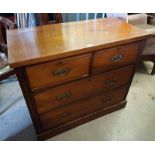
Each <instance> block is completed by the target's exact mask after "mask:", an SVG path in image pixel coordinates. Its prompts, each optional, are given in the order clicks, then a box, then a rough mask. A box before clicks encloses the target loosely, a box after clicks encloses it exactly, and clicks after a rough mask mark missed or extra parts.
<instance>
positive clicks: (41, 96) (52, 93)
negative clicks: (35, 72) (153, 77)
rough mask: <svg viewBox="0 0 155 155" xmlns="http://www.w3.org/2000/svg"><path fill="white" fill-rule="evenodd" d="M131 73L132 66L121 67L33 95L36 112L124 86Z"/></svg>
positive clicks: (42, 111) (45, 110) (43, 111)
mask: <svg viewBox="0 0 155 155" xmlns="http://www.w3.org/2000/svg"><path fill="white" fill-rule="evenodd" d="M132 71H133V66H128V67H123V68H120V69H117V70H114V71H110V72H107V73H104V74H100V75H96V76H93V77H91V78H85V79H83V80H79V81H75V82H71V83H68V84H64V85H61V86H58V87H55V88H52V89H48V90H45V91H43V92H41V93H38V94H35V95H34V99H35V102H36V107H37V110H38V112H39V113H40V114H42V113H45V112H47V111H49V110H51V109H54V108H57V107H61V106H64V105H67V104H70V103H72V102H74V101H77V100H81V99H84V98H87V97H91V96H92V95H97V94H100V93H103V92H105V91H107V90H111V89H113V88H116V87H120V86H122V85H125V84H127V83H128V82H129V80H130V77H131V74H132Z"/></svg>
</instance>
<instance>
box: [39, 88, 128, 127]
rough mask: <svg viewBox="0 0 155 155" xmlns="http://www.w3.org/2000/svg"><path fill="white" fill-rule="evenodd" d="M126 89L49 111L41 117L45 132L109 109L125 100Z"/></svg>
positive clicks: (119, 89)
mask: <svg viewBox="0 0 155 155" xmlns="http://www.w3.org/2000/svg"><path fill="white" fill-rule="evenodd" d="M125 95H126V87H121V88H118V89H116V90H113V91H110V92H108V93H105V94H102V95H98V96H94V97H91V98H88V99H86V100H82V101H80V102H75V103H73V104H71V105H68V106H65V107H63V108H59V109H56V110H53V111H49V112H47V113H45V114H43V115H40V119H41V122H42V126H43V128H44V130H48V129H50V128H54V127H57V126H59V125H62V124H65V123H67V122H70V121H73V120H76V119H78V118H80V117H83V116H85V115H88V114H90V113H93V112H96V111H98V110H101V109H105V108H108V107H110V106H113V105H115V104H119V102H121V101H123V100H124V99H125Z"/></svg>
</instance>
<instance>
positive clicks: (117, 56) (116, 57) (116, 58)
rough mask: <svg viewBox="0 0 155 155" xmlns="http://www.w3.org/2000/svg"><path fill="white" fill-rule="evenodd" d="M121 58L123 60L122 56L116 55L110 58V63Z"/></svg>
mask: <svg viewBox="0 0 155 155" xmlns="http://www.w3.org/2000/svg"><path fill="white" fill-rule="evenodd" d="M122 58H123V56H122V54H118V55H115V56H114V57H113V58H112V61H115V62H117V61H120V60H122Z"/></svg>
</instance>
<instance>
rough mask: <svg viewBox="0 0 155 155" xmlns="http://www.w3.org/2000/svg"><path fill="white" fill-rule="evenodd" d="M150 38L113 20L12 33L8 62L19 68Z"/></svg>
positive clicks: (90, 21) (73, 23)
mask: <svg viewBox="0 0 155 155" xmlns="http://www.w3.org/2000/svg"><path fill="white" fill-rule="evenodd" d="M149 35H150V34H149V33H147V32H146V31H144V30H142V29H139V28H137V27H135V26H132V25H130V24H127V23H125V22H123V21H121V20H118V19H114V18H105V19H96V20H88V21H80V22H69V23H62V24H52V25H45V26H38V27H33V28H25V29H14V30H9V31H7V43H8V56H9V63H10V66H11V67H14V68H18V67H23V66H27V65H32V64H35V63H40V62H45V61H50V60H54V59H58V58H64V57H68V56H74V55H77V54H83V53H87V52H90V51H95V50H99V49H104V48H108V47H111V46H117V45H120V44H125V43H129V42H134V41H139V40H143V39H145V38H147V37H149Z"/></svg>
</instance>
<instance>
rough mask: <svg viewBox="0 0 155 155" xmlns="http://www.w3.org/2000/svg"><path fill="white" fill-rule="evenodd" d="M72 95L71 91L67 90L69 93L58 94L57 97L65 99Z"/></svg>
mask: <svg viewBox="0 0 155 155" xmlns="http://www.w3.org/2000/svg"><path fill="white" fill-rule="evenodd" d="M70 96H71V93H70V92H67V93H64V94H61V95H58V96H57V99H59V100H63V99H65V98H69V97H70Z"/></svg>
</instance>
